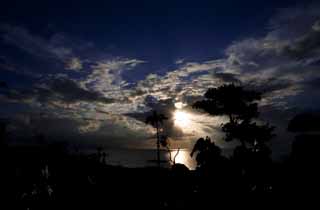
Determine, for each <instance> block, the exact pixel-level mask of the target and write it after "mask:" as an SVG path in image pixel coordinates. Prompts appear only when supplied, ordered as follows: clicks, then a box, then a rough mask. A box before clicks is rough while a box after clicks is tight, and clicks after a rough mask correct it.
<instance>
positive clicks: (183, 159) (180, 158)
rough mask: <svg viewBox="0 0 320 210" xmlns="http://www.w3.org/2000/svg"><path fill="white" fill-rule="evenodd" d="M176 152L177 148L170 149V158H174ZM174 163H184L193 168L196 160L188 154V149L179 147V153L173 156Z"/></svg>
mask: <svg viewBox="0 0 320 210" xmlns="http://www.w3.org/2000/svg"><path fill="white" fill-rule="evenodd" d="M176 154H177V150H172V151H171V157H172V160H173V159H174V157H175V155H176ZM167 158H168V159H170V158H169V154H167ZM175 162H176V163H180V164H184V165H185V166H187V167H188V168H189V169H195V168H196V162H195V160H194V159H192V158H191V156H190V151H189V150H187V149H181V150H180V151H179V153H178V154H177V156H176V158H175Z"/></svg>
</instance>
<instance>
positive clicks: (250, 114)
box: [193, 84, 274, 149]
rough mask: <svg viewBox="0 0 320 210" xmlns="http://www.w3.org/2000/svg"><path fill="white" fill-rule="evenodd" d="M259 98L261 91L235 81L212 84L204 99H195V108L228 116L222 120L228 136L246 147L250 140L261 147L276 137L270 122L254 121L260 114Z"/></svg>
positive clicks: (251, 143)
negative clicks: (251, 89) (227, 83)
mask: <svg viewBox="0 0 320 210" xmlns="http://www.w3.org/2000/svg"><path fill="white" fill-rule="evenodd" d="M260 99H261V94H260V93H259V92H256V91H250V90H245V89H243V88H242V87H240V86H235V85H233V84H231V85H223V86H220V87H218V88H210V89H209V90H208V91H207V92H206V93H205V95H204V99H203V100H201V101H197V102H195V103H194V105H193V108H196V109H202V110H204V111H205V112H207V113H209V114H210V115H213V116H222V115H226V116H228V118H229V122H227V123H224V124H222V131H223V132H225V134H226V137H225V140H226V141H227V142H229V141H232V140H234V139H237V140H239V141H240V143H241V144H242V146H244V147H246V144H249V145H250V146H251V147H252V148H253V149H254V148H255V149H258V148H259V147H261V146H262V144H263V143H265V142H267V141H269V140H270V139H271V138H272V137H273V134H272V131H273V130H274V127H272V126H269V124H258V123H256V122H253V119H254V118H257V117H258V115H259V112H258V104H257V101H258V100H260Z"/></svg>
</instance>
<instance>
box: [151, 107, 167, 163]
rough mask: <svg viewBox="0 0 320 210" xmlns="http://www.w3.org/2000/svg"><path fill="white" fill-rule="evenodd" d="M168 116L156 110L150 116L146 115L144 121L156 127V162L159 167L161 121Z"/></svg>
mask: <svg viewBox="0 0 320 210" xmlns="http://www.w3.org/2000/svg"><path fill="white" fill-rule="evenodd" d="M167 119H168V118H167V117H166V116H165V115H163V114H158V113H157V111H155V110H154V111H153V112H152V114H151V115H150V116H148V117H147V119H146V123H147V124H149V125H151V126H152V127H154V128H155V129H156V132H157V163H158V167H160V142H161V139H160V138H161V136H160V132H161V131H162V125H163V121H164V120H167Z"/></svg>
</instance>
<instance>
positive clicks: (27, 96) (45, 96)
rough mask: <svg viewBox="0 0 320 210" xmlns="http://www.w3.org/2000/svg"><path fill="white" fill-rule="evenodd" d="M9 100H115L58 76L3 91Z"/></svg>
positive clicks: (110, 101)
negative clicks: (43, 81) (26, 87)
mask: <svg viewBox="0 0 320 210" xmlns="http://www.w3.org/2000/svg"><path fill="white" fill-rule="evenodd" d="M3 94H4V95H5V96H7V98H8V99H9V100H14V101H17V102H22V103H23V102H25V101H28V100H34V102H40V103H48V102H51V101H60V102H62V103H75V102H80V101H83V102H101V103H104V104H109V103H113V102H115V101H114V100H113V99H111V98H107V97H105V96H103V95H102V94H101V93H98V92H94V91H89V90H86V89H84V88H82V87H80V85H79V84H78V83H76V82H75V81H73V80H71V79H67V78H56V79H53V80H51V81H47V84H42V85H38V86H35V87H33V88H31V89H30V88H29V89H21V90H15V89H9V90H8V91H6V92H4V93H3Z"/></svg>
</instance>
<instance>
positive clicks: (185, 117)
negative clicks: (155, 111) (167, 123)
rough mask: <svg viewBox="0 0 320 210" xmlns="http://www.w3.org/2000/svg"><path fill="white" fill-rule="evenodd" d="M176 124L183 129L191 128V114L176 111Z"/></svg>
mask: <svg viewBox="0 0 320 210" xmlns="http://www.w3.org/2000/svg"><path fill="white" fill-rule="evenodd" d="M174 124H175V125H176V126H178V127H181V128H187V127H189V125H190V118H189V114H188V113H186V112H184V111H180V110H176V111H175V112H174Z"/></svg>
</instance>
